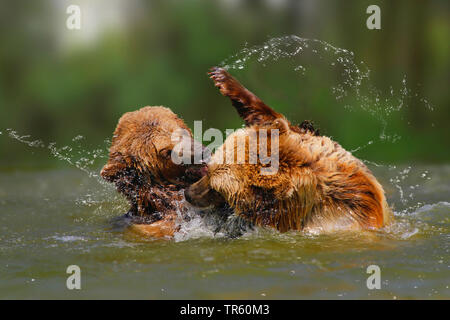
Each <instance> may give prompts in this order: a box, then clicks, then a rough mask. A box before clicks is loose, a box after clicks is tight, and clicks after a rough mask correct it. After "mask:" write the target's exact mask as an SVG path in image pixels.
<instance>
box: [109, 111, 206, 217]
mask: <svg viewBox="0 0 450 320" xmlns="http://www.w3.org/2000/svg"><path fill="white" fill-rule="evenodd" d="M187 151H188V152H187ZM196 153H202V154H203V146H201V144H199V143H198V142H195V141H194V140H193V138H192V133H191V131H190V129H189V128H188V127H187V126H186V124H185V123H184V122H183V120H181V119H180V118H179V117H178V116H177V115H176V114H175V113H173V112H172V111H171V110H170V109H168V108H165V107H144V108H141V109H140V110H137V111H134V112H128V113H125V114H124V115H123V116H122V117H121V118H120V120H119V123H118V124H117V127H116V130H115V131H114V135H113V138H112V142H111V147H110V150H109V159H108V163H107V164H106V165H105V166H104V167H103V169H102V171H101V176H102V177H103V178H104V179H105V180H107V181H109V182H113V183H115V184H116V187H117V189H118V191H119V192H120V193H122V194H124V195H125V196H126V197H127V199H128V200H129V201H130V202H131V203H132V210H134V211H138V212H139V213H141V214H142V213H143V212H151V211H154V209H157V210H161V211H164V210H163V209H164V208H161V207H164V206H170V202H171V200H177V199H170V195H167V193H168V191H173V192H177V191H179V190H180V189H182V188H185V187H186V186H188V185H189V184H191V183H193V182H195V181H197V180H198V179H200V178H201V177H202V176H203V175H204V174H205V173H206V164H205V163H204V161H202V160H201V159H202V156H201V155H197V154H196ZM194 158H195V159H196V160H197V159H200V161H197V163H195V161H194ZM174 159H175V160H176V159H178V160H179V161H174ZM186 160H188V161H186ZM165 195H167V197H165ZM165 198H167V199H165ZM155 206H156V208H152V207H155ZM158 207H159V208H158Z"/></svg>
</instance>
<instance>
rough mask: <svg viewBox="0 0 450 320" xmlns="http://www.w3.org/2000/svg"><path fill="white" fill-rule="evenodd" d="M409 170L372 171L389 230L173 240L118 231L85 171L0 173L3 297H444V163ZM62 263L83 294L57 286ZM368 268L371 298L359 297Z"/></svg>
mask: <svg viewBox="0 0 450 320" xmlns="http://www.w3.org/2000/svg"><path fill="white" fill-rule="evenodd" d="M408 168H409V167H405V168H397V169H396V170H395V172H398V171H400V172H403V176H401V177H402V178H403V179H402V178H399V179H398V180H400V182H398V181H397V180H396V179H393V180H392V178H393V177H392V174H393V170H391V169H386V168H377V167H373V168H372V169H373V170H374V172H375V174H376V175H377V176H378V177H379V179H380V181H381V182H382V183H383V184H384V185H385V186H386V189H387V193H388V200H389V202H390V203H391V204H393V205H395V207H396V214H395V215H396V221H395V223H394V224H393V225H392V226H391V227H389V228H387V229H386V230H381V231H379V232H366V233H350V234H349V233H345V234H333V235H308V234H302V233H295V232H291V233H285V234H280V233H277V232H273V231H270V230H255V231H253V232H251V233H248V234H246V235H244V236H243V237H241V238H238V239H227V238H224V237H221V236H220V235H216V236H214V234H213V233H212V232H211V231H210V230H208V229H207V228H206V227H204V226H202V224H201V223H198V224H195V223H192V222H191V225H189V226H185V230H187V229H189V235H185V234H184V235H183V234H182V235H178V237H177V240H172V241H166V240H150V239H142V238H137V237H135V236H133V235H131V234H129V233H127V232H124V231H123V229H121V228H119V227H117V226H116V224H115V223H114V222H113V220H114V218H115V217H117V216H119V215H120V214H121V213H123V212H125V211H126V209H127V204H126V202H125V201H124V200H123V199H121V198H120V197H118V196H117V195H116V192H115V191H114V189H113V188H111V187H108V186H105V185H103V184H100V183H99V182H98V181H97V180H96V179H93V178H92V177H89V176H88V175H86V174H85V173H84V172H82V171H79V170H72V169H67V170H49V171H36V172H17V171H15V172H1V173H0V207H1V215H0V274H1V281H0V298H2V299H12V298H27V299H28V298H42V299H47V298H54V299H60V298H83V299H84V298H125V299H129V298H130V299H131V298H137V299H168V298H175V299H178V298H180V299H184V298H186V299H187V298H193V299H203V298H205V299H209V298H218V299H222V298H223V299H231V298H233V299H240V298H242V299H247V298H255V299H264V298H267V299H279V298H280V299H281V298H282V299H303V298H306V299H310V298H331V299H341V298H342V299H345V298H384V299H405V298H439V299H445V298H446V299H448V298H450V289H449V285H450V283H449V279H450V269H449V267H450V266H449V262H450V260H449V257H450V254H449V250H450V246H449V243H450V241H449V234H450V233H449V232H450V218H449V217H450V215H449V212H450V203H449V202H447V201H446V200H448V195H449V194H450V183H449V181H450V166H448V165H443V166H421V167H415V168H413V169H415V171H414V172H419V173H420V174H416V175H414V174H408V176H407V177H405V176H404V175H405V174H406V173H405V170H406V171H408V170H407V169H408ZM410 170H411V169H410ZM395 172H394V173H395ZM424 174H425V177H423V175H424ZM395 177H397V175H396V176H395ZM395 177H394V178H395ZM390 180H392V181H396V182H395V183H394V184H392V182H390ZM411 187H413V188H411ZM398 188H401V189H402V190H403V196H402V197H401V196H400V194H402V193H400V192H399V191H398ZM405 199H406V200H405ZM69 265H78V266H79V267H80V269H81V290H68V289H67V287H66V279H67V277H68V276H69V274H66V269H67V267H68V266H69ZM369 265H378V266H379V267H380V270H381V289H379V290H377V289H374V290H369V289H368V288H367V285H366V281H367V278H368V277H369V276H370V274H367V272H366V271H367V267H368V266H369Z"/></svg>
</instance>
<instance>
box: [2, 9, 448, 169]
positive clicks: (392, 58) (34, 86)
mask: <svg viewBox="0 0 450 320" xmlns="http://www.w3.org/2000/svg"><path fill="white" fill-rule="evenodd" d="M94 2H95V3H97V0H96V1H94ZM92 3H93V2H88V1H81V0H78V1H77V0H73V1H70V2H68V1H57V0H54V1H41V0H39V1H2V2H1V3H0V43H1V49H0V132H2V134H1V135H0V166H3V167H5V166H6V167H16V166H25V165H28V166H39V165H57V164H58V161H57V160H56V159H55V158H53V157H51V156H49V154H48V152H47V151H46V150H42V149H39V148H30V147H28V146H26V145H24V144H22V143H19V142H17V141H15V140H13V139H10V138H9V137H8V133H7V131H6V129H7V128H11V129H13V130H16V131H17V132H18V133H20V134H23V135H30V136H31V138H30V140H34V139H42V140H43V141H44V142H46V143H49V142H53V141H54V142H56V143H57V144H58V145H60V146H63V145H67V144H69V145H70V143H71V141H72V138H73V137H75V136H77V135H82V136H84V137H85V142H86V148H87V149H89V148H94V147H97V146H103V147H106V144H105V143H104V141H105V139H108V138H110V136H111V134H112V131H113V130H114V128H115V125H116V123H117V120H118V119H119V117H120V116H121V114H123V113H124V112H127V111H131V110H135V109H137V108H139V107H142V106H145V105H165V106H167V107H170V108H171V109H172V110H174V111H175V112H176V113H178V114H179V115H180V116H181V117H183V118H184V119H185V121H186V123H187V124H188V125H189V126H191V127H192V126H193V121H194V120H203V121H204V123H203V128H209V127H215V128H219V129H222V130H224V129H225V128H236V127H240V126H241V125H242V122H241V120H240V119H239V118H238V116H237V114H236V113H235V112H234V111H233V109H232V107H231V105H230V104H229V102H228V100H227V99H225V98H223V97H222V96H220V94H219V93H218V91H217V89H216V88H214V86H213V85H212V83H211V81H210V80H209V79H208V78H207V76H206V72H207V70H208V68H210V67H211V66H214V65H217V64H219V63H220V62H221V61H223V60H224V59H226V58H227V57H229V56H231V55H232V54H234V53H236V52H238V51H239V50H241V49H242V48H243V47H244V46H245V45H248V46H252V45H257V44H261V43H263V42H264V41H267V40H268V39H269V38H271V37H278V36H283V35H289V34H294V35H299V36H301V37H306V38H312V39H320V40H324V41H327V42H328V43H330V44H332V45H334V46H337V47H340V48H345V49H348V50H351V51H353V52H354V53H355V57H356V59H359V60H363V61H364V62H365V63H366V65H367V66H368V67H369V68H370V69H371V79H372V81H373V84H374V85H375V86H376V87H377V88H379V89H380V90H381V92H384V93H385V94H386V95H388V93H389V89H390V87H391V86H394V87H395V89H396V90H400V85H401V81H402V79H403V77H404V75H406V76H407V79H408V85H409V86H410V88H411V90H412V93H414V94H416V93H417V97H419V98H420V97H425V98H426V99H427V100H428V101H430V102H431V104H432V105H433V106H434V110H433V111H430V110H427V108H425V107H424V106H423V103H422V101H420V99H419V98H416V97H415V95H413V96H412V97H411V98H410V99H409V100H408V101H407V102H408V103H407V105H406V106H405V107H404V108H403V109H402V110H401V113H399V114H397V115H395V116H394V117H392V118H390V120H389V125H388V127H387V131H388V132H387V133H389V134H396V135H399V136H400V137H401V138H400V139H399V140H398V141H396V142H395V143H393V142H392V141H389V140H381V139H379V135H380V132H381V125H380V121H379V119H376V118H374V117H372V116H370V115H369V114H368V113H367V112H362V111H361V110H359V111H358V110H353V111H352V112H351V111H348V110H346V109H345V108H343V106H342V105H340V102H337V101H336V99H335V97H334V96H333V95H332V94H331V91H330V85H332V81H331V80H330V77H331V78H332V77H333V75H332V74H331V75H330V73H329V71H326V70H322V69H321V68H320V63H316V64H315V65H318V66H319V67H317V69H313V70H311V72H309V73H308V74H307V75H305V76H304V77H302V78H299V77H298V76H297V75H295V74H294V72H293V71H292V67H291V66H290V65H289V64H283V63H282V62H280V63H277V64H272V65H268V66H266V67H264V66H261V65H255V66H253V67H251V68H245V69H243V70H239V72H237V71H236V70H232V71H231V72H232V73H233V74H235V75H236V76H237V77H238V78H239V79H240V80H241V81H242V82H243V83H244V84H245V85H246V86H247V87H248V88H250V89H251V90H252V91H254V92H255V93H257V94H258V95H259V96H260V97H262V98H263V99H264V100H265V101H266V102H268V103H269V104H270V105H271V106H273V107H274V108H275V109H277V110H280V111H282V112H284V113H285V114H286V115H287V116H288V118H289V119H291V120H292V121H293V122H300V121H302V120H303V119H313V120H314V122H315V123H316V124H318V126H319V127H320V128H321V131H322V133H324V134H326V135H329V136H332V137H333V138H334V139H335V140H337V141H338V142H339V143H341V144H342V145H343V146H344V147H345V148H348V149H349V150H352V149H356V148H357V147H359V146H363V145H365V144H366V143H367V142H368V141H371V140H372V141H374V143H373V144H371V145H369V146H367V147H364V148H361V149H360V150H358V151H357V152H355V154H356V155H357V156H358V157H360V158H364V159H368V160H371V161H375V162H381V163H391V162H407V163H411V162H448V161H449V160H450V152H449V150H450V142H449V141H450V139H449V138H450V135H449V129H448V123H449V120H450V115H449V112H450V109H449V102H450V101H449V93H448V86H449V80H450V79H449V75H450V73H449V70H450V66H449V62H450V59H449V57H450V49H449V39H450V14H449V2H448V1H445V0H443V1H422V0H417V1H406V0H405V1H387V0H386V1H360V0H354V1H332V0H331V1H326V0H323V1H311V0H310V1H296V0H280V1H276V0H271V1H269V0H267V1H250V0H247V1H246V0H222V1H195V0H190V1H175V0H172V1H168V0H163V1H162V0H161V1H138V0H133V1H125V0H123V1H118V0H116V1H109V2H108V1H100V0H98V3H97V5H96V6H92ZM69 4H79V5H80V7H81V10H82V28H81V30H76V31H70V30H67V28H66V26H65V19H66V18H67V17H68V15H67V14H66V12H65V10H66V7H67V6H68V5H69ZM370 4H378V5H379V6H380V8H381V12H382V30H368V29H367V28H366V25H365V23H366V19H367V17H368V15H367V14H366V8H367V6H368V5H370ZM95 10H96V11H95ZM90 11H92V12H90ZM108 12H109V13H111V12H112V13H114V14H115V15H114V14H112V15H110V16H109V18H108V16H107V15H106V14H107V13H108ZM89 15H90V17H91V18H90V20H87V19H86V20H84V17H89ZM96 15H98V19H97V17H96ZM92 16H94V18H92ZM105 16H106V17H105ZM115 19H117V20H115ZM86 21H87V22H86ZM89 21H90V23H92V24H89V23H88V22H89ZM85 22H86V23H85ZM93 22H95V23H93ZM103 23H104V24H105V26H104V27H102V24H103ZM91 28H95V30H94V29H91ZM93 31H96V32H93ZM89 32H90V33H92V34H89ZM335 80H336V79H335ZM349 99H352V97H349ZM341 104H342V103H341Z"/></svg>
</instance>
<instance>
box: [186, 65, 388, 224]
mask: <svg viewBox="0 0 450 320" xmlns="http://www.w3.org/2000/svg"><path fill="white" fill-rule="evenodd" d="M210 75H211V78H212V79H213V80H214V82H215V85H216V86H217V87H219V88H220V92H221V93H222V94H223V95H225V96H228V97H229V98H230V99H231V101H232V104H233V106H234V107H235V108H236V109H237V111H238V113H239V115H240V116H241V117H242V118H243V119H244V121H245V124H246V127H245V128H244V129H240V130H238V131H236V132H234V133H233V134H231V135H230V136H228V137H227V139H226V141H225V142H224V144H223V145H222V146H221V147H220V148H219V149H218V150H217V151H216V152H215V154H214V155H213V156H212V158H211V161H210V163H209V164H208V174H207V175H206V176H204V177H203V178H202V179H200V180H199V181H198V182H196V183H195V184H193V185H192V186H190V187H189V188H188V189H186V190H185V196H186V199H187V200H188V201H189V202H191V203H192V204H194V205H197V206H206V205H208V204H210V203H213V202H219V201H220V200H221V199H225V201H226V202H227V203H228V205H230V206H231V207H232V208H233V209H234V212H235V214H237V215H239V216H241V217H244V218H246V219H248V220H249V221H251V222H253V223H255V224H256V225H260V226H271V227H274V228H276V229H278V230H279V231H282V232H284V231H288V230H305V231H312V232H320V231H334V230H342V229H343V230H350V229H352V230H361V229H374V228H380V227H383V226H384V225H386V224H387V223H388V222H389V219H390V215H391V213H390V209H389V207H388V205H387V203H386V199H385V195H384V191H383V188H382V187H381V185H380V184H379V183H378V181H377V180H376V179H375V177H374V176H373V175H372V173H371V172H370V171H369V169H368V168H367V167H366V166H365V165H364V164H363V163H362V162H361V161H360V160H358V159H356V158H355V157H353V156H352V155H351V154H350V153H349V152H347V151H346V150H344V149H343V148H342V147H341V146H340V145H339V144H338V143H336V142H334V141H332V140H331V139H330V138H328V137H325V136H320V135H319V134H318V132H317V131H315V130H314V128H313V127H312V125H311V124H310V123H309V122H304V123H302V124H301V125H300V126H294V125H292V124H290V122H289V121H288V120H287V119H286V118H285V117H284V116H283V115H282V114H279V113H278V112H276V111H274V110H273V109H271V108H270V107H268V106H267V105H266V104H264V102H262V101H261V100H260V99H259V98H258V97H256V96H255V95H254V94H252V93H251V92H250V91H248V90H247V89H246V88H244V87H243V86H242V85H241V84H240V83H239V82H238V81H237V80H235V79H234V78H233V77H232V76H231V75H230V74H229V73H228V72H227V71H225V70H224V69H221V68H213V70H212V72H210ZM262 129H265V130H266V132H267V142H266V144H267V150H269V149H270V146H271V145H272V144H273V143H275V142H277V143H278V150H277V151H278V159H277V163H276V165H277V170H276V171H274V172H272V173H273V174H262V172H261V169H263V168H265V167H267V165H265V164H263V163H262V162H261V161H260V160H259V159H260V156H261V154H260V149H259V148H258V149H257V151H256V153H257V158H258V160H257V162H250V161H249V159H250V157H254V156H255V154H254V153H255V149H250V139H251V138H252V139H253V138H254V137H255V136H256V137H259V132H260V131H261V130H262ZM274 129H278V131H277V133H278V138H277V141H272V140H273V139H272V138H271V137H272V136H271V131H273V130H274ZM240 139H241V140H240ZM237 141H241V142H242V141H245V143H237ZM257 144H261V140H258V141H257ZM266 152H267V151H266ZM238 154H244V155H245V157H244V158H245V161H244V163H240V164H239V163H236V161H235V162H234V163H227V162H226V161H225V158H226V157H227V156H230V157H231V158H233V157H236V155H238ZM267 154H269V153H267ZM235 159H236V158H235Z"/></svg>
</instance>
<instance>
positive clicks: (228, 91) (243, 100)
mask: <svg viewBox="0 0 450 320" xmlns="http://www.w3.org/2000/svg"><path fill="white" fill-rule="evenodd" d="M208 74H209V75H210V78H211V79H213V80H214V84H215V85H216V87H219V89H220V93H222V94H223V95H224V96H226V97H229V98H230V99H231V103H232V104H233V106H234V107H235V108H236V110H237V112H238V113H239V116H240V117H241V118H242V119H244V122H245V125H246V126H251V125H253V124H263V123H268V122H271V121H274V120H275V119H277V118H283V115H281V114H280V113H278V112H276V111H274V110H273V109H272V108H270V107H269V106H267V105H266V104H265V103H264V102H262V100H261V99H260V98H258V97H257V96H256V95H254V94H253V93H252V92H250V91H249V90H247V89H246V88H245V87H244V86H243V85H241V84H240V83H239V81H237V80H236V79H235V78H233V77H232V76H231V75H230V74H229V73H228V72H227V71H226V70H225V69H223V68H217V67H214V68H211V72H209V73H208Z"/></svg>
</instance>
